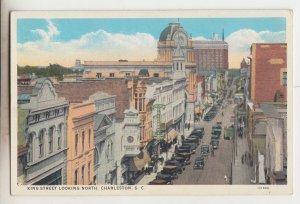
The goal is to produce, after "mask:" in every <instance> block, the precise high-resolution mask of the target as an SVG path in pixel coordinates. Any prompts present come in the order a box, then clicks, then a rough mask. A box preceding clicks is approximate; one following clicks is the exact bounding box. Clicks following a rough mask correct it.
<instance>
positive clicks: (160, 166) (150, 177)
mask: <svg viewBox="0 0 300 204" xmlns="http://www.w3.org/2000/svg"><path fill="white" fill-rule="evenodd" d="M193 127H194V124H191V126H190V129H189V130H188V128H185V129H184V137H185V138H187V137H188V136H189V135H190V134H191V132H192V131H193ZM177 141H178V142H177V145H178V144H179V145H181V136H180V135H179V136H178V137H177ZM175 145H176V144H174V145H172V147H171V148H170V149H169V151H168V154H167V153H166V152H163V153H162V154H161V155H160V156H162V157H163V158H164V161H167V160H169V159H171V157H172V154H174V152H175ZM167 156H168V158H167ZM163 166H164V164H160V163H158V168H157V172H160V171H161V170H162V169H163ZM156 175H157V173H154V172H152V173H151V174H150V175H145V176H144V177H143V178H142V179H141V180H140V181H139V182H138V183H137V184H136V185H147V184H148V183H149V182H150V181H153V180H154V179H155V177H156Z"/></svg>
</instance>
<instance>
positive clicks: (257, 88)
mask: <svg viewBox="0 0 300 204" xmlns="http://www.w3.org/2000/svg"><path fill="white" fill-rule="evenodd" d="M292 47H293V44H292V12H291V11H288V10H274V11H271V10H240V11H238V10H219V11H213V10H210V11H205V10H199V11H196V10H191V11H98V12H97V11H93V12H86V11H85V12H83V11H82V12H81V11H76V12H63V11H60V12H55V11H51V12H48V11H41V12H21V11H19V12H12V13H11V67H10V70H11V193H12V194H13V195H25V194H26V195H251V194H252V195H261V194H266V195H278V194H284V195H289V194H292V192H293V191H292V190H293V189H292V186H293V177H292V174H293V163H292V152H293V151H292V141H293V137H292V110H291V108H292V70H293V68H292Z"/></svg>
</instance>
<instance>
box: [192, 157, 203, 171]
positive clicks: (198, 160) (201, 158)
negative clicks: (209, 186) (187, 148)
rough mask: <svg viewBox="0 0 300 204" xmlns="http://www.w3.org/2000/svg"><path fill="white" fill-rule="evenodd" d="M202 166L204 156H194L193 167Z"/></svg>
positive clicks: (198, 167) (201, 167)
mask: <svg viewBox="0 0 300 204" xmlns="http://www.w3.org/2000/svg"><path fill="white" fill-rule="evenodd" d="M203 168H204V157H196V159H195V164H194V169H203Z"/></svg>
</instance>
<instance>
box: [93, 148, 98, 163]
mask: <svg viewBox="0 0 300 204" xmlns="http://www.w3.org/2000/svg"><path fill="white" fill-rule="evenodd" d="M98 163H99V154H98V150H97V148H95V150H94V165H95V166H96V165H97V164H98Z"/></svg>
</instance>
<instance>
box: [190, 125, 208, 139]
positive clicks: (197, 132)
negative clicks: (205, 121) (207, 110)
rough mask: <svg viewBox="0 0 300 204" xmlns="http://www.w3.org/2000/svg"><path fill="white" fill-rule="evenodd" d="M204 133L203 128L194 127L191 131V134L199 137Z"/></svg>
mask: <svg viewBox="0 0 300 204" xmlns="http://www.w3.org/2000/svg"><path fill="white" fill-rule="evenodd" d="M204 134H205V131H204V128H195V129H194V130H193V131H192V132H191V135H197V136H199V137H200V139H202V138H203V135H204Z"/></svg>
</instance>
